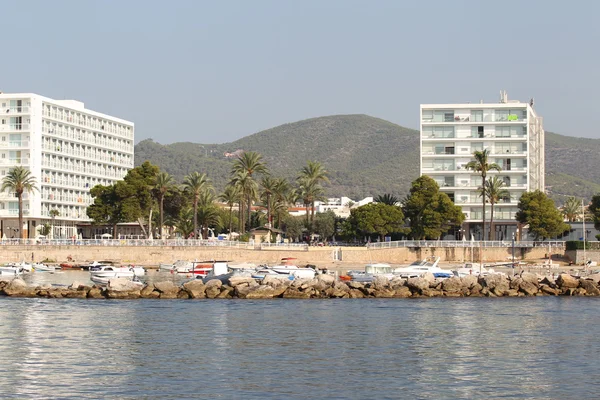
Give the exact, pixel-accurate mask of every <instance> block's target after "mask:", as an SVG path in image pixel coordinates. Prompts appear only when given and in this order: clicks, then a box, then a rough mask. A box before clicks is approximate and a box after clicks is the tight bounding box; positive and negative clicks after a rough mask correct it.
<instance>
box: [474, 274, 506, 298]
mask: <svg viewBox="0 0 600 400" xmlns="http://www.w3.org/2000/svg"><path fill="white" fill-rule="evenodd" d="M479 284H481V286H483V287H487V288H488V289H489V290H490V291H491V292H493V293H494V294H496V295H497V296H502V295H503V294H504V293H505V292H507V291H508V290H509V289H510V285H509V281H508V278H507V277H506V276H505V275H501V274H490V275H486V276H483V277H480V278H479Z"/></svg>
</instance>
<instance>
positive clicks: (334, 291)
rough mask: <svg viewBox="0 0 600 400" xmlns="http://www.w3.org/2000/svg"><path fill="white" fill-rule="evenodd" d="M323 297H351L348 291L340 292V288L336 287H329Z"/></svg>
mask: <svg viewBox="0 0 600 400" xmlns="http://www.w3.org/2000/svg"><path fill="white" fill-rule="evenodd" d="M323 295H324V297H329V298H345V297H350V295H349V294H348V291H346V290H340V289H339V288H336V287H329V288H327V289H325V292H324V293H323Z"/></svg>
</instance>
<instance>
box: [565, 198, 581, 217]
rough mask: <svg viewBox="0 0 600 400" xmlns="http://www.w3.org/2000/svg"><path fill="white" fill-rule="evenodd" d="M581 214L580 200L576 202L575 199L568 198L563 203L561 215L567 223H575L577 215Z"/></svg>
mask: <svg viewBox="0 0 600 400" xmlns="http://www.w3.org/2000/svg"><path fill="white" fill-rule="evenodd" d="M580 213H581V200H577V199H576V198H575V197H569V198H567V200H566V201H565V204H564V205H563V207H562V214H563V215H564V216H565V218H566V219H567V221H569V222H575V221H577V219H578V217H579V214H580Z"/></svg>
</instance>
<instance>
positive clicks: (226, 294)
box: [180, 285, 234, 299]
mask: <svg viewBox="0 0 600 400" xmlns="http://www.w3.org/2000/svg"><path fill="white" fill-rule="evenodd" d="M180 293H181V292H180ZM233 293H234V289H233V288H232V287H231V286H225V285H223V286H222V287H221V293H219V294H218V295H217V297H216V298H217V299H231V298H232V297H233V296H232V295H233Z"/></svg>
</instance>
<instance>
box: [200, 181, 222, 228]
mask: <svg viewBox="0 0 600 400" xmlns="http://www.w3.org/2000/svg"><path fill="white" fill-rule="evenodd" d="M215 217H216V220H215ZM218 217H219V215H218V211H217V208H216V207H215V195H214V192H213V188H212V187H209V188H205V189H204V190H203V191H202V193H201V194H200V197H199V198H198V215H197V218H198V224H199V225H200V234H201V236H202V238H204V239H206V238H207V235H208V228H209V225H214V224H215V223H217V222H218Z"/></svg>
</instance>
